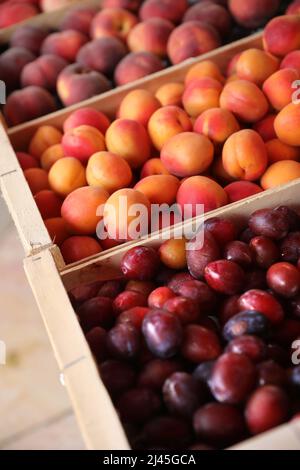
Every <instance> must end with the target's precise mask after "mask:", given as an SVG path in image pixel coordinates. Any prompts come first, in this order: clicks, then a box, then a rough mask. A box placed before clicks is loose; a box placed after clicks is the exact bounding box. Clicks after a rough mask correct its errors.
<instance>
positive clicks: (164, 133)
mask: <svg viewBox="0 0 300 470" xmlns="http://www.w3.org/2000/svg"><path fill="white" fill-rule="evenodd" d="M191 130H192V122H191V120H190V118H189V116H188V114H187V113H186V112H185V111H184V110H183V109H181V108H179V107H177V106H165V107H163V108H161V109H158V110H157V111H156V112H155V113H154V114H153V115H152V116H151V118H150V120H149V123H148V132H149V135H150V138H151V140H152V143H153V145H154V147H155V148H156V149H157V150H161V149H162V148H163V146H164V144H165V143H166V142H167V141H168V140H169V139H170V138H171V137H173V136H174V135H176V134H180V133H181V132H187V131H191Z"/></svg>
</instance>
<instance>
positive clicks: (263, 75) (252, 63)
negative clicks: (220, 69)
mask: <svg viewBox="0 0 300 470" xmlns="http://www.w3.org/2000/svg"><path fill="white" fill-rule="evenodd" d="M278 68H279V59H277V57H274V56H272V55H271V54H268V53H267V52H265V51H262V50H260V49H255V48H252V49H247V50H246V51H244V52H242V53H241V55H240V57H239V59H238V61H237V64H236V73H237V75H238V77H239V78H240V79H241V80H249V81H250V82H253V83H256V85H262V84H263V82H264V81H265V80H267V78H269V77H270V75H272V74H274V73H275V72H276V71H277V70H278Z"/></svg>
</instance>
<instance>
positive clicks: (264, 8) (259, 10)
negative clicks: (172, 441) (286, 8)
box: [228, 0, 279, 28]
mask: <svg viewBox="0 0 300 470" xmlns="http://www.w3.org/2000/svg"><path fill="white" fill-rule="evenodd" d="M228 6H229V10H230V12H231V14H232V16H233V17H234V19H235V20H236V21H237V23H239V24H240V25H242V26H245V27H246V28H258V27H259V26H262V25H263V24H264V23H265V22H266V21H267V20H268V19H269V18H272V16H274V15H275V13H276V12H277V10H278V8H279V0H247V2H241V0H229V2H228Z"/></svg>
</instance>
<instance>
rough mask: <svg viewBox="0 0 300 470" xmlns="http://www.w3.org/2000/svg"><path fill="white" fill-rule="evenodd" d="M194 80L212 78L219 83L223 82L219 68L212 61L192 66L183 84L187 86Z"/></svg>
mask: <svg viewBox="0 0 300 470" xmlns="http://www.w3.org/2000/svg"><path fill="white" fill-rule="evenodd" d="M195 78H214V79H215V80H218V81H219V82H220V83H224V81H225V79H224V77H223V75H222V73H221V70H220V68H219V67H218V65H217V64H215V63H214V62H213V61H212V60H204V61H203V62H199V63H198V64H195V65H193V66H192V67H191V68H190V69H189V70H188V72H187V74H186V76H185V84H186V85H188V84H189V82H191V81H192V80H194V79H195Z"/></svg>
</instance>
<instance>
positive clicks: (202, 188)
mask: <svg viewBox="0 0 300 470" xmlns="http://www.w3.org/2000/svg"><path fill="white" fill-rule="evenodd" d="M227 202H228V198H227V194H226V192H225V191H224V189H223V188H222V186H220V185H219V184H218V183H216V182H215V181H213V180H212V179H211V178H207V177H206V176H192V177H191V178H187V179H186V180H185V181H184V182H183V183H182V184H181V186H180V188H179V190H178V193H177V203H178V204H179V205H180V206H181V208H182V211H184V209H185V206H186V205H190V206H191V211H189V210H188V212H189V213H190V215H191V217H195V216H197V215H201V210H200V213H199V208H197V205H199V204H200V205H203V210H204V212H209V211H212V210H214V209H218V208H219V207H222V206H225V205H226V204H227ZM186 209H187V207H186Z"/></svg>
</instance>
